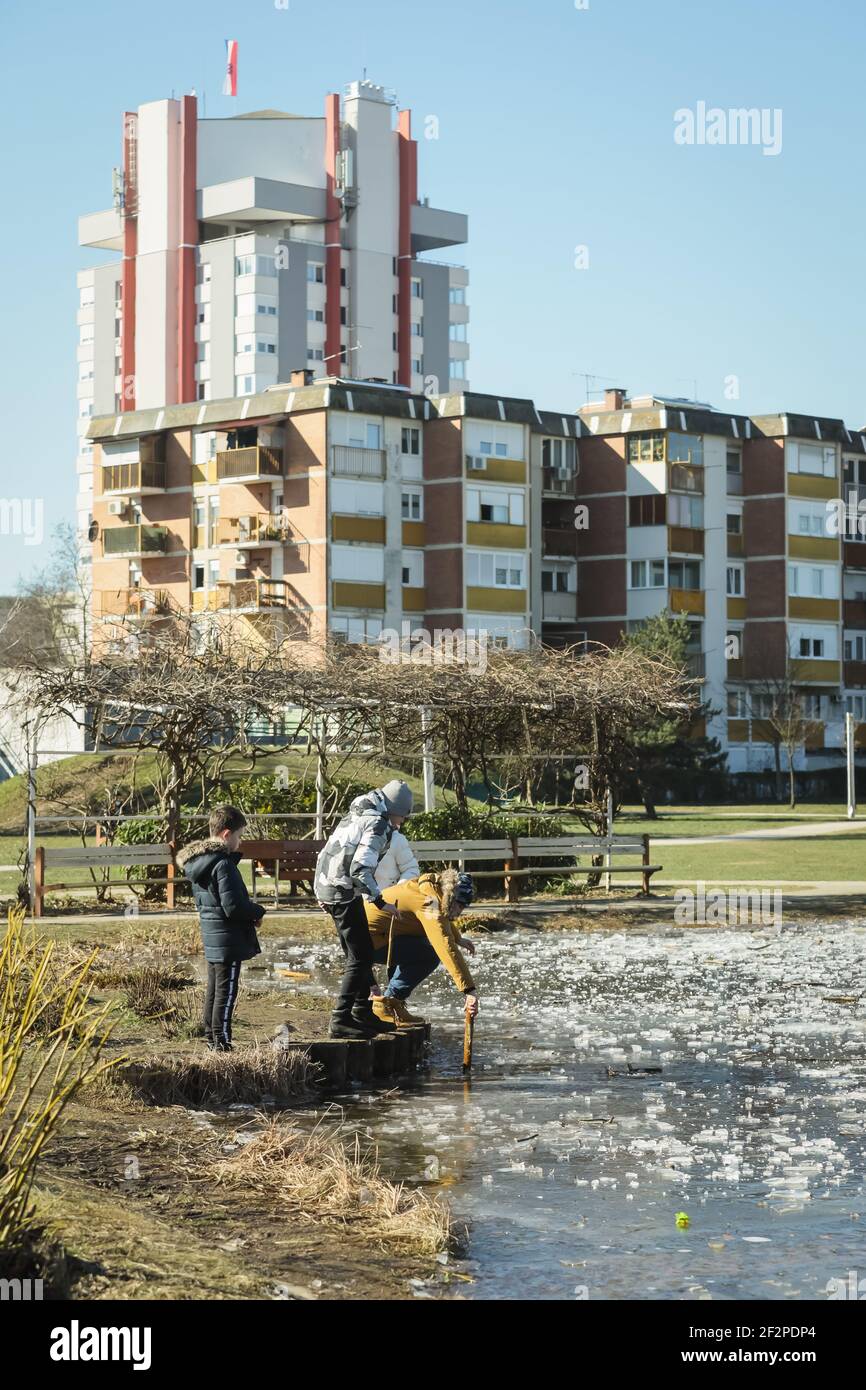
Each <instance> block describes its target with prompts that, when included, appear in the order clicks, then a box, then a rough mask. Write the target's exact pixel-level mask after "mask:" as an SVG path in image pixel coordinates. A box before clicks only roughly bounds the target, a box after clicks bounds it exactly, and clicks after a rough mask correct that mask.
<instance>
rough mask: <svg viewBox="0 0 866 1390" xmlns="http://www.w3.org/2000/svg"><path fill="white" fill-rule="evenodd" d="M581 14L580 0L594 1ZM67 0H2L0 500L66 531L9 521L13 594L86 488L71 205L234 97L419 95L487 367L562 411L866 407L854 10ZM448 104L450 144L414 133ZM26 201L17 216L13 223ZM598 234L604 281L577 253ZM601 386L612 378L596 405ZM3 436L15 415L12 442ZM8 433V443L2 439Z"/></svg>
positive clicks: (432, 183)
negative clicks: (132, 131)
mask: <svg viewBox="0 0 866 1390" xmlns="http://www.w3.org/2000/svg"><path fill="white" fill-rule="evenodd" d="M581 2H582V0H581ZM588 3H589V8H588V9H578V8H577V7H576V5H575V3H574V0H536V3H534V4H530V3H521V0H499V2H498V3H496V2H495V0H473V3H471V4H467V3H466V0H438V3H436V4H428V3H418V0H289V6H288V8H287V9H283V8H278V6H277V5H276V4H275V3H274V0H244V3H229V2H228V0H148V3H147V4H146V5H137V6H124V5H117V4H116V3H109V2H108V0H83V2H82V3H79V4H75V5H72V4H68V3H65V4H64V3H56V0H48V2H47V3H42V4H40V5H38V6H25V5H17V6H14V7H7V9H6V12H5V16H4V37H5V40H6V53H7V59H8V61H7V71H6V75H5V77H4V82H3V94H2V103H3V106H4V107H5V108H6V109H5V110H4V112H3V116H4V129H5V130H6V131H7V137H10V136H11V138H7V140H6V141H4V146H5V148H4V151H3V154H2V156H0V158H2V161H3V165H4V168H3V176H4V186H5V187H6V189H7V193H8V194H9V202H8V207H7V211H6V215H5V216H4V217H3V219H2V220H0V251H2V258H3V264H4V265H5V266H6V275H5V277H4V279H5V284H4V290H5V293H4V301H5V321H6V331H5V333H4V334H3V338H2V343H3V349H2V350H3V352H4V353H5V355H6V357H7V361H6V363H5V370H4V371H3V372H2V382H3V393H4V396H3V400H2V406H3V412H4V418H5V419H6V420H7V422H9V421H12V420H15V421H16V422H17V424H18V428H17V429H16V430H15V431H14V435H15V436H17V437H18V438H17V440H16V442H15V443H14V444H12V448H11V449H9V450H8V451H7V458H6V477H7V482H6V483H5V484H4V496H5V497H6V498H12V497H39V498H44V503H45V526H46V540H45V542H44V543H43V544H42V545H41V546H29V545H25V544H24V540H23V538H21V537H16V536H3V537H0V592H9V591H10V590H11V589H13V588H14V586H15V584H16V580H17V577H18V576H19V575H20V574H22V573H26V572H28V571H31V570H32V569H33V568H34V567H36V566H39V565H42V564H45V563H47V561H48V559H49V557H50V537H49V532H50V529H51V528H52V527H53V526H54V525H55V524H56V523H57V522H59V521H61V520H64V519H72V511H73V498H74V494H75V474H74V455H75V384H76V367H75V345H76V327H75V312H76V307H77V296H76V289H75V272H76V270H77V269H78V268H80V267H81V266H84V265H87V264H95V263H98V262H99V261H100V260H104V259H105V254H104V253H88V252H82V251H79V249H78V246H77V227H76V219H77V217H78V216H79V214H81V213H83V212H90V211H95V210H97V209H99V208H104V207H108V206H109V205H110V201H111V184H110V179H111V168H112V165H113V164H115V163H117V162H118V158H119V135H120V119H121V112H122V111H123V110H124V109H125V108H134V107H136V106H138V105H139V103H141V102H144V101H150V100H155V99H157V98H160V97H165V96H169V95H171V93H172V91H174V93H175V95H180V94H181V93H182V92H184V91H188V90H190V89H191V88H193V87H194V88H195V89H196V91H197V92H198V93H199V95H200V96H201V94H202V93H204V96H205V99H206V104H207V115H209V116H214V115H229V114H233V110H234V103H233V102H232V101H231V100H230V99H227V98H224V97H222V96H221V86H222V76H223V64H224V40H225V39H226V38H229V37H231V38H236V39H238V40H239V44H240V60H239V74H240V82H239V99H238V108H237V109H238V110H254V109H256V108H259V107H268V106H273V107H279V108H282V109H284V110H288V111H295V112H300V113H304V114H319V113H320V112H321V111H322V109H323V98H324V94H325V92H326V91H329V90H337V91H341V90H342V89H343V87H344V85H345V84H346V83H347V82H349V81H351V80H352V79H353V78H356V77H360V76H361V75H362V72H363V69H364V68H366V70H367V75H368V77H369V78H371V79H372V80H374V81H378V82H381V83H382V84H383V85H385V86H388V87H393V88H395V89H396V91H397V93H398V97H399V100H400V104H401V105H408V106H411V107H412V109H413V111H414V113H415V119H416V134H419V135H420V136H421V141H420V151H419V165H420V192H421V195H422V196H425V195H427V196H429V197H430V200H431V202H432V203H433V204H434V205H438V206H441V207H448V208H455V209H457V210H460V211H465V212H467V213H468V214H469V218H470V244H469V247H468V249H467V251H466V252H465V254H464V253H463V252H460V253H458V254H455V255H454V257H453V259H455V260H460V261H462V262H465V263H466V264H468V266H469V267H470V271H471V275H472V286H471V291H470V303H471V309H472V326H471V335H470V336H471V346H472V359H471V363H470V377H471V383H472V386H473V387H474V388H476V389H478V390H482V391H486V390H498V391H501V392H503V393H505V394H510V395H527V396H532V397H534V398H535V400H536V401H537V403H538V404H539V405H540V406H542V407H546V408H560V409H568V408H573V407H575V406H577V405H579V404H580V403H581V402H582V401H583V400H584V399H585V394H586V383H585V380H584V374H592V375H593V376H594V377H595V381H594V383H592V385H594V387H595V388H596V389H602V388H603V386H604V385H605V384H607V385H623V386H625V387H627V388H629V389H630V390H632V391H633V392H636V393H637V392H641V391H657V392H663V393H668V394H672V395H693V394H694V393H695V391H696V392H697V395H698V397H699V398H701V399H706V400H710V401H712V402H714V403H715V404H717V405H720V406H724V405H725V383H726V380H727V379H728V378H730V377H736V378H737V379H738V383H739V399H738V400H737V401H736V403H733V402H732V403H731V406H730V408H732V409H739V410H741V411H744V412H747V413H748V412H755V413H757V412H761V411H765V410H766V411H773V410H780V409H790V410H803V411H812V412H815V413H816V414H824V415H836V416H842V417H843V418H844V419H845V420H846V422H847V423H848V424H849V425H851V426H853V427H858V428H859V427H860V426H862V425H864V423H866V393H864V390H863V368H864V349H863V335H864V327H863V312H862V310H863V293H862V280H863V274H862V260H863V251H862V247H863V241H864V206H863V204H864V193H863V187H864V181H863V176H862V150H863V148H864V145H866V140H864V133H866V132H864V124H866V116H864V103H863V97H862V53H863V51H864V39H866V11H864V8H863V7H854V6H851V5H850V3H842V0H822V3H820V4H817V3H814V0H809V3H807V2H806V0H726V3H724V4H721V3H716V4H712V5H710V4H707V3H699V4H696V3H695V0H690V2H689V0H588ZM699 101H703V102H705V103H706V104H707V106H709V107H721V108H724V109H726V110H727V109H728V108H731V107H758V108H769V109H771V110H773V109H776V108H779V109H780V110H781V112H782V148H781V153H779V154H778V156H776V157H768V156H765V155H764V154H763V153H762V150H761V148H760V147H756V146H743V145H739V146H724V147H722V146H709V145H692V146H683V145H678V144H676V143H675V141H674V124H675V123H674V112H675V111H677V110H679V109H682V108H691V109H692V110H694V109H695V108H696V106H697V103H698V102H699ZM429 115H435V116H436V117H437V118H438V122H439V138H438V140H429V141H428V140H425V139H424V138H423V131H424V118H425V117H427V116H429ZM16 214H17V215H16ZM578 246H585V247H586V248H587V252H588V259H589V265H588V268H587V269H580V270H578V269H576V268H575V248H576V247H578ZM593 394H595V391H593ZM11 434H13V431H9V432H8V434H7V439H9V436H10V435H11ZM9 442H10V443H12V441H11V439H9Z"/></svg>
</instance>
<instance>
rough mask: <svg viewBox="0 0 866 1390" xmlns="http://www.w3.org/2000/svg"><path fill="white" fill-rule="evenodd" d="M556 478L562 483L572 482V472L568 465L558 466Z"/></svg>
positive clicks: (561, 464)
mask: <svg viewBox="0 0 866 1390" xmlns="http://www.w3.org/2000/svg"><path fill="white" fill-rule="evenodd" d="M556 476H557V478H558V479H559V481H560V482H561V483H569V482H571V478H572V472H571V469H570V468H569V466H568V464H567V463H560V464H559V465H558V466H557V469H556Z"/></svg>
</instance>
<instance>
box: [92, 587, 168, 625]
mask: <svg viewBox="0 0 866 1390" xmlns="http://www.w3.org/2000/svg"><path fill="white" fill-rule="evenodd" d="M175 606H176V605H175V603H174V600H173V599H172V598H171V595H170V594H169V593H167V591H166V590H164V589H143V588H128V589H95V590H94V593H93V609H94V614H95V615H96V616H97V617H100V618H118V619H123V620H132V619H136V620H146V619H149V618H165V617H168V616H169V615H170V613H171V612H172V611H173V610H174V608H175Z"/></svg>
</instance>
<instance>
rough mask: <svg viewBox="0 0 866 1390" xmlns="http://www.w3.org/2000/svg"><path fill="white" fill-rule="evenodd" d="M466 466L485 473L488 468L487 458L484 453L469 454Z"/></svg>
mask: <svg viewBox="0 0 866 1390" xmlns="http://www.w3.org/2000/svg"><path fill="white" fill-rule="evenodd" d="M466 466H467V468H471V469H473V470H475V471H476V472H478V473H483V472H484V471H485V470H486V468H487V459H486V457H485V455H484V454H467V456H466Z"/></svg>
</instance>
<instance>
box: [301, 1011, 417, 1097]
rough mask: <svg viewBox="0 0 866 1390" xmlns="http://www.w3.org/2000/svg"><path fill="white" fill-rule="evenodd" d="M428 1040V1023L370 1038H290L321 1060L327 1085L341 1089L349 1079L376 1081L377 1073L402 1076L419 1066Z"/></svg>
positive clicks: (311, 1057) (384, 1075)
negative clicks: (362, 1040)
mask: <svg viewBox="0 0 866 1390" xmlns="http://www.w3.org/2000/svg"><path fill="white" fill-rule="evenodd" d="M429 1041H430V1024H429V1023H419V1024H417V1025H416V1026H414V1027H412V1028H400V1029H399V1030H398V1031H397V1032H396V1033H385V1034H383V1035H382V1036H380V1037H377V1038H371V1039H370V1041H369V1042H349V1041H348V1040H344V1039H342V1038H327V1039H318V1040H314V1041H310V1042H304V1040H303V1039H296V1038H292V1040H291V1042H290V1043H289V1044H288V1047H289V1049H290V1050H291V1051H293V1052H307V1053H309V1056H310V1060H311V1061H313V1062H318V1063H320V1065H321V1067H322V1069H323V1071H324V1073H325V1084H326V1085H327V1086H328V1088H329V1089H336V1090H340V1089H341V1088H342V1087H344V1086H346V1085H347V1084H348V1083H349V1082H352V1081H375V1080H377V1079H378V1078H380V1077H386V1076H402V1075H405V1074H407V1073H408V1072H410V1071H412V1070H414V1068H415V1067H417V1066H420V1064H421V1063H422V1062H423V1060H424V1055H425V1051H426V1047H427V1043H428V1042H429Z"/></svg>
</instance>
